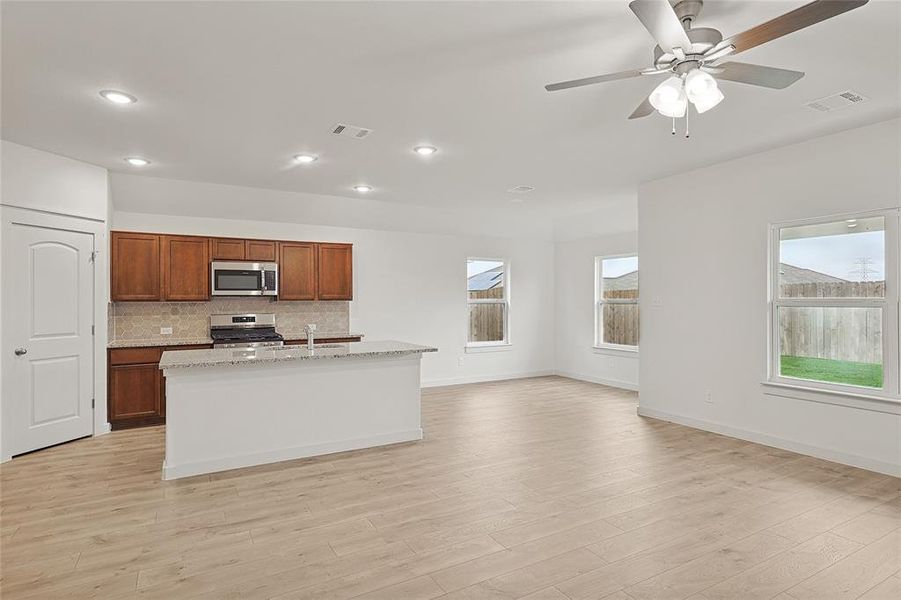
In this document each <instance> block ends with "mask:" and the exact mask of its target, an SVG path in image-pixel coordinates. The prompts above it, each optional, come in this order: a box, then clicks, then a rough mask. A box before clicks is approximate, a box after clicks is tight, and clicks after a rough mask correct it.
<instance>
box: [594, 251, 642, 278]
mask: <svg viewBox="0 0 901 600" xmlns="http://www.w3.org/2000/svg"><path fill="white" fill-rule="evenodd" d="M637 270H638V257H637V256H624V257H622V258H605V259H604V264H603V273H602V274H601V277H619V276H620V275H625V274H626V273H631V272H632V271H637Z"/></svg>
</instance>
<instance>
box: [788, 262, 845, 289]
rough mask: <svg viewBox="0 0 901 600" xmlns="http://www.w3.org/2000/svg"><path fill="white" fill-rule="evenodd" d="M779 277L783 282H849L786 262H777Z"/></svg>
mask: <svg viewBox="0 0 901 600" xmlns="http://www.w3.org/2000/svg"><path fill="white" fill-rule="evenodd" d="M779 278H780V282H781V283H783V284H792V283H850V282H849V281H848V280H847V279H842V278H840V277H833V276H832V275H827V274H826V273H820V272H819V271H814V270H812V269H804V268H802V267H796V266H795V265H790V264H788V263H779Z"/></svg>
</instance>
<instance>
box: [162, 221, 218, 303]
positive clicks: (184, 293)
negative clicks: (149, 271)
mask: <svg viewBox="0 0 901 600" xmlns="http://www.w3.org/2000/svg"><path fill="white" fill-rule="evenodd" d="M160 247H161V249H162V250H161V252H162V258H161V262H162V267H163V300H193V301H201V300H209V299H210V245H209V239H208V238H203V237H194V236H187V235H164V236H161V238H160Z"/></svg>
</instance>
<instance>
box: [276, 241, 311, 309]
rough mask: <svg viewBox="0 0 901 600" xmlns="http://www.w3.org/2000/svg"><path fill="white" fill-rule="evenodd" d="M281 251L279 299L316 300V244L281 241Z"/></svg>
mask: <svg viewBox="0 0 901 600" xmlns="http://www.w3.org/2000/svg"><path fill="white" fill-rule="evenodd" d="M279 253H280V254H281V257H280V259H279V264H278V279H279V281H278V298H279V300H315V299H316V244H314V243H312V242H281V243H279Z"/></svg>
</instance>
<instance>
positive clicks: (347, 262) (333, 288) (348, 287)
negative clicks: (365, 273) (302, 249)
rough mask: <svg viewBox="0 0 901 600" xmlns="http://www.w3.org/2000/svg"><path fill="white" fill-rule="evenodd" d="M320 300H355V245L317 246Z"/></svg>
mask: <svg viewBox="0 0 901 600" xmlns="http://www.w3.org/2000/svg"><path fill="white" fill-rule="evenodd" d="M317 246H318V248H319V253H318V256H317V262H318V265H317V266H318V271H319V278H318V288H319V293H318V298H319V299H320V300H353V298H354V283H353V282H354V278H353V268H354V265H353V263H354V261H353V245H352V244H317Z"/></svg>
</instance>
